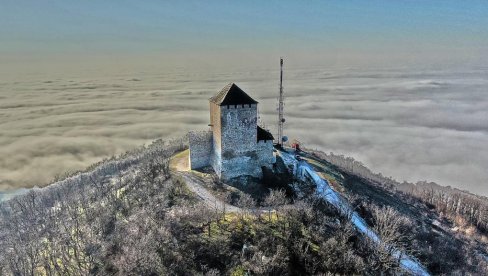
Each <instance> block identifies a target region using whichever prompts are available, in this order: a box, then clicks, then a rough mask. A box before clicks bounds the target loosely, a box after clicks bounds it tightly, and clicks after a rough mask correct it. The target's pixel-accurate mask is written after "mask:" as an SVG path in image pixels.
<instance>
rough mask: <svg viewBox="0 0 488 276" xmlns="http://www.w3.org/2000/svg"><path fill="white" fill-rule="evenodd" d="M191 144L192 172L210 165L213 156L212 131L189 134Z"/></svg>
mask: <svg viewBox="0 0 488 276" xmlns="http://www.w3.org/2000/svg"><path fill="white" fill-rule="evenodd" d="M188 140H189V142H190V168H191V169H192V170H194V169H198V168H203V167H206V166H209V165H210V162H211V160H212V155H213V143H212V141H213V135H212V131H198V132H196V131H192V132H190V133H188Z"/></svg>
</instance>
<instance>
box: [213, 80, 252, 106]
mask: <svg viewBox="0 0 488 276" xmlns="http://www.w3.org/2000/svg"><path fill="white" fill-rule="evenodd" d="M210 101H211V102H213V103H215V104H217V105H238V104H257V103H258V102H257V101H255V100H254V99H253V98H251V96H249V95H247V94H246V92H244V91H242V89H240V88H239V86H237V85H236V84H235V83H233V82H231V83H229V84H227V85H226V86H225V87H224V88H222V90H220V92H219V93H218V94H217V95H215V96H213V97H212V98H210Z"/></svg>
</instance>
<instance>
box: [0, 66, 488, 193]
mask: <svg viewBox="0 0 488 276" xmlns="http://www.w3.org/2000/svg"><path fill="white" fill-rule="evenodd" d="M277 73H278V72H273V71H266V70H252V71H246V72H242V71H241V72H235V73H229V72H222V73H209V72H192V73H190V72H185V71H182V70H179V71H178V70H175V71H173V72H165V73H153V72H151V73H148V72H140V73H130V74H118V75H116V76H106V77H104V76H103V75H100V76H97V77H83V78H81V77H79V78H70V77H62V78H49V77H39V76H38V77H27V76H24V77H22V80H15V79H14V80H8V81H7V80H5V81H0V190H3V189H11V188H18V187H29V186H34V185H44V184H46V183H48V182H49V181H50V180H52V178H53V177H54V176H55V175H56V174H61V173H63V172H65V171H68V170H75V169H81V168H83V167H85V166H87V165H89V164H90V163H93V162H96V161H98V160H101V159H103V158H105V157H109V156H111V155H113V154H117V153H121V152H123V151H125V150H128V149H131V148H133V147H136V146H138V145H141V144H143V143H147V142H149V141H151V140H153V139H156V138H161V137H163V138H165V137H168V136H178V135H182V134H184V133H185V132H187V131H188V130H191V129H205V128H206V125H207V123H208V103H207V99H208V98H209V97H210V96H212V95H213V94H215V93H217V92H218V90H219V89H220V88H221V87H223V86H224V85H225V84H226V83H227V82H230V81H235V82H236V83H237V84H238V85H239V86H241V88H243V89H244V90H245V91H247V92H248V93H249V94H251V95H252V96H253V97H255V98H256V99H257V100H258V101H260V103H261V104H260V112H261V117H262V119H263V121H264V122H266V123H267V126H268V127H270V128H271V130H273V131H274V129H275V128H274V123H275V121H276V118H275V117H276V114H275V112H276V111H275V108H276V103H275V101H276V95H277V91H278V78H277V76H278V74H277ZM487 73H488V70H487V69H482V68H481V69H479V68H478V69H470V70H463V71H461V72H455V71H447V70H423V71H419V70H413V69H402V70H354V69H345V70H334V71H333V70H322V69H307V70H287V71H285V93H286V95H287V99H286V107H285V113H286V118H287V124H286V133H287V134H288V136H290V137H292V138H298V139H299V140H301V141H302V142H304V144H305V145H306V146H307V147H314V148H318V149H322V150H324V151H326V152H327V151H333V152H335V153H343V154H346V155H350V156H353V157H355V158H356V159H358V160H360V161H363V162H364V163H365V164H366V165H367V166H369V167H370V168H371V169H373V170H374V171H377V172H382V173H383V174H384V175H391V176H393V177H394V178H396V179H397V180H399V181H402V180H408V181H414V182H415V181H418V180H429V181H435V182H438V183H439V184H441V185H451V186H454V187H458V188H462V189H467V190H470V191H472V192H476V193H480V194H483V195H488V170H486V166H487V165H488V74H487Z"/></svg>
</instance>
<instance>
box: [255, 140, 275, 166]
mask: <svg viewBox="0 0 488 276" xmlns="http://www.w3.org/2000/svg"><path fill="white" fill-rule="evenodd" d="M256 152H257V155H258V160H257V163H258V164H259V166H260V167H267V168H269V169H271V168H272V167H273V164H274V163H275V162H276V157H275V156H274V155H273V141H259V142H258V143H257V146H256Z"/></svg>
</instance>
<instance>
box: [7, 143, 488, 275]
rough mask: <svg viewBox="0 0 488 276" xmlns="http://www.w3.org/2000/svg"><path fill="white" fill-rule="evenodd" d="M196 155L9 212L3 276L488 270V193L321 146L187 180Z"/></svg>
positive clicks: (63, 183) (134, 159) (173, 146)
mask: <svg viewBox="0 0 488 276" xmlns="http://www.w3.org/2000/svg"><path fill="white" fill-rule="evenodd" d="M187 149H188V143H187V138H186V137H185V138H182V139H176V140H171V141H161V140H158V141H155V142H154V143H153V144H151V145H149V146H146V147H141V148H139V149H137V150H134V151H131V152H127V153H126V154H123V155H121V156H118V157H113V158H111V159H107V160H104V161H102V162H100V163H97V164H94V165H93V166H90V167H89V168H87V169H86V170H85V171H83V172H77V173H73V174H71V175H67V176H65V179H63V180H60V181H58V182H55V183H53V184H51V185H49V186H47V187H45V188H42V189H33V190H31V191H29V192H28V193H26V194H23V195H18V196H16V197H14V198H12V199H10V200H7V201H5V202H2V203H0V208H1V212H0V216H1V218H0V274H1V275H68V274H69V275H86V274H90V275H168V274H171V275H245V274H246V273H247V274H255V275H307V274H321V273H322V274H327V273H331V274H339V275H354V274H356V275H359V274H369V275H373V274H378V273H380V272H381V273H384V274H402V273H407V274H408V273H409V271H406V270H405V266H402V263H401V261H402V258H405V256H407V255H408V256H411V258H412V259H411V260H413V261H416V262H418V263H419V264H420V265H421V266H422V267H423V268H425V270H426V271H428V273H430V274H434V275H439V274H450V275H452V274H463V273H464V274H471V275H479V274H486V273H488V260H487V259H488V257H487V256H488V255H487V252H488V249H487V243H488V240H487V238H486V235H487V233H488V231H487V225H486V223H487V221H488V219H487V217H488V200H487V199H486V198H484V197H479V196H475V195H472V194H469V193H467V192H463V191H459V190H454V189H450V188H446V187H441V186H436V185H433V184H429V185H427V184H425V183H418V184H412V183H398V182H396V181H395V180H393V179H391V178H387V177H384V176H382V175H381V174H375V173H372V172H371V171H370V170H369V169H367V168H366V167H365V166H364V165H362V164H361V163H360V162H358V161H355V160H354V159H352V158H347V157H344V156H340V155H334V154H325V153H323V152H320V151H316V150H311V149H305V150H304V151H303V152H301V153H300V154H299V156H295V154H294V153H293V154H292V153H291V152H290V153H289V154H288V155H286V154H287V152H285V151H283V152H281V151H280V152H279V153H280V154H281V156H282V157H281V158H278V160H277V162H276V163H277V165H276V167H275V168H274V170H273V171H265V172H264V174H263V179H262V180H258V179H252V178H249V179H239V180H237V181H225V182H223V181H221V180H219V178H217V177H215V175H214V174H213V173H212V171H210V170H207V171H206V170H205V169H202V170H200V171H189V170H188V164H187V163H185V162H187V161H185V160H187V159H186V156H185V155H186V154H188V152H187ZM288 159H290V160H291V159H293V161H289V160H288ZM289 162H293V164H298V166H300V164H302V165H303V166H306V168H309V169H310V170H313V173H314V174H312V175H311V176H312V178H313V177H315V176H319V178H320V180H319V181H321V182H320V183H324V185H327V186H326V188H327V189H324V187H318V185H316V182H314V181H309V180H307V178H306V177H305V178H297V177H295V176H294V175H293V174H291V173H290V171H289V170H288V169H289V165H290V163H289ZM303 168H305V167H303ZM322 192H324V193H322ZM331 195H334V196H337V197H334V198H336V199H337V200H338V201H337V202H341V203H343V205H337V204H334V201H331V200H328V199H330V196H331ZM338 206H339V208H338ZM345 206H346V207H345ZM355 216H357V217H360V218H361V220H362V222H364V227H366V228H367V230H364V229H361V228H360V227H358V223H357V221H355V220H354V219H353V218H355ZM368 231H370V232H368ZM375 237H376V238H375ZM396 252H401V253H398V254H397V253H396Z"/></svg>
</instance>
